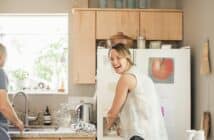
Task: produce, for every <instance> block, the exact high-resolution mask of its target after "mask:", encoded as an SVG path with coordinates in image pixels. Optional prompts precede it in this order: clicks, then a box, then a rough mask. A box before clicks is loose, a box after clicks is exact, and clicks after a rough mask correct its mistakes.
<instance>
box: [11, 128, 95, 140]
mask: <svg viewBox="0 0 214 140" xmlns="http://www.w3.org/2000/svg"><path fill="white" fill-rule="evenodd" d="M9 135H10V136H11V138H44V137H46V138H48V137H52V138H53V137H57V138H67V137H69V138H71V137H84V138H95V137H96V132H86V131H82V130H78V131H74V130H72V129H71V128H58V129H57V130H50V131H48V130H39V131H24V132H22V133H20V132H19V131H9Z"/></svg>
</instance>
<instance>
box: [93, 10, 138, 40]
mask: <svg viewBox="0 0 214 140" xmlns="http://www.w3.org/2000/svg"><path fill="white" fill-rule="evenodd" d="M117 32H123V33H124V34H125V35H128V36H130V37H132V38H134V39H136V37H137V36H138V35H139V12H137V11H97V18H96V38H97V39H109V37H110V36H112V35H115V34H116V33H117Z"/></svg>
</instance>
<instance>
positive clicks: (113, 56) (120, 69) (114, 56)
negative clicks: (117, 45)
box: [110, 49, 129, 74]
mask: <svg viewBox="0 0 214 140" xmlns="http://www.w3.org/2000/svg"><path fill="white" fill-rule="evenodd" d="M110 61H111V65H112V67H113V68H114V70H115V72H116V73H118V74H122V73H124V72H125V71H127V70H128V68H129V63H128V61H127V59H126V57H124V56H122V55H120V54H119V53H118V52H117V51H116V50H115V49H112V50H111V51H110Z"/></svg>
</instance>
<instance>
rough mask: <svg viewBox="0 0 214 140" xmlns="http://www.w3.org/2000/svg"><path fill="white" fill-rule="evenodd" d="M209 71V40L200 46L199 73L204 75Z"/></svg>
mask: <svg viewBox="0 0 214 140" xmlns="http://www.w3.org/2000/svg"><path fill="white" fill-rule="evenodd" d="M209 73H210V62H209V41H206V42H205V43H204V46H203V48H202V58H201V68H200V74H202V75H206V74H209Z"/></svg>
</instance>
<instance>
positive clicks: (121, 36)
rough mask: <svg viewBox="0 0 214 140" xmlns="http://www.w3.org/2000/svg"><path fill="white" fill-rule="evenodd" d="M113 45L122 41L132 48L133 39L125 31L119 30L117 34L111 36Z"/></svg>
mask: <svg viewBox="0 0 214 140" xmlns="http://www.w3.org/2000/svg"><path fill="white" fill-rule="evenodd" d="M110 41H111V46H113V45H115V44H117V43H122V44H125V45H126V46H127V47H129V48H132V47H133V39H132V38H131V37H129V36H127V35H125V34H123V32H118V33H117V34H116V35H112V36H111V37H110Z"/></svg>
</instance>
